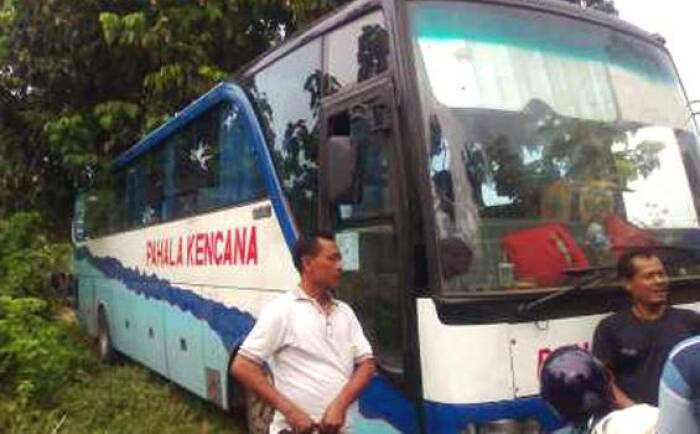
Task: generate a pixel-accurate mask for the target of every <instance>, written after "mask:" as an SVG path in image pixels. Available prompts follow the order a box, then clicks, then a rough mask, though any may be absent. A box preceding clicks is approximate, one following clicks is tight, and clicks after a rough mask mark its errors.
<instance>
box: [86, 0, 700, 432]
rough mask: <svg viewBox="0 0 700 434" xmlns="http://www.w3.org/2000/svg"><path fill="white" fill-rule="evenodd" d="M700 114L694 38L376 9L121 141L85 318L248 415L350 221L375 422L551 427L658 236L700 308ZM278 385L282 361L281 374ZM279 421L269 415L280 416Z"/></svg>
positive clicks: (522, 1) (492, 4)
mask: <svg viewBox="0 0 700 434" xmlns="http://www.w3.org/2000/svg"><path fill="white" fill-rule="evenodd" d="M696 132H697V128H696V125H695V123H694V120H693V119H692V116H691V114H690V110H689V108H688V101H687V98H686V95H685V92H684V90H683V87H682V85H681V83H680V81H679V78H678V75H677V72H676V69H675V67H674V64H673V61H672V59H671V56H670V54H669V53H668V51H667V50H666V48H665V47H664V44H663V42H662V41H660V40H659V39H658V38H655V37H652V36H651V35H649V34H647V33H645V32H643V31H642V30H640V29H637V28H636V27H633V26H631V25H629V24H626V23H624V22H622V21H620V20H619V19H617V18H616V17H613V16H609V15H606V14H603V13H599V12H596V11H591V10H584V9H581V8H579V7H576V6H572V5H570V4H568V3H566V2H563V1H548V0H536V1H535V0H470V1H466V0H465V1H433V0H425V1H421V0H416V1H413V0H356V1H355V2H352V3H349V4H348V5H346V6H344V7H342V8H340V9H338V10H337V11H335V12H334V13H332V14H331V15H329V16H327V17H325V18H323V19H321V20H319V21H317V22H316V23H315V24H314V25H312V26H310V27H308V28H307V29H305V30H303V31H301V32H300V33H298V34H296V35H295V36H290V37H289V38H287V39H286V41H285V42H284V43H282V44H280V45H279V46H277V47H275V48H274V49H271V50H270V51H268V52H266V53H264V54H263V55H262V56H260V57H259V58H257V59H255V60H254V61H253V62H252V63H250V64H249V65H248V66H246V67H245V68H243V70H242V71H240V72H239V73H237V74H235V75H233V76H231V77H230V80H227V81H225V82H223V83H220V84H219V85H217V86H216V87H214V88H213V89H211V90H210V91H209V92H207V93H206V94H205V95H203V96H201V97H200V98H199V99H197V100H196V101H194V102H192V103H191V104H190V105H188V106H187V107H185V108H184V109H182V110H181V111H180V112H179V113H177V114H176V115H174V116H173V117H172V118H171V119H170V120H169V121H167V122H166V123H164V124H163V125H162V126H160V127H159V128H158V129H156V130H155V131H153V132H152V133H150V134H149V135H147V136H146V137H145V138H143V139H142V141H140V142H139V143H137V144H136V145H134V146H133V147H132V148H130V149H129V150H127V151H126V152H125V153H123V154H122V155H121V156H119V157H118V158H117V159H116V160H115V161H114V162H113V165H112V169H111V171H110V172H109V176H108V177H106V179H105V180H104V181H101V182H95V185H94V186H93V188H91V189H90V190H87V191H85V192H84V193H82V194H81V195H80V196H79V198H78V201H77V204H76V213H75V216H76V217H75V221H74V237H75V239H76V240H75V242H76V252H77V253H76V256H77V274H78V279H79V285H78V287H79V294H78V306H79V318H80V320H81V321H82V323H84V325H85V327H86V328H87V330H88V332H89V334H90V335H92V336H94V337H95V338H96V341H97V348H98V351H99V353H100V355H101V357H103V358H105V359H108V358H109V357H110V356H111V355H112V354H113V353H114V352H119V353H122V354H124V355H126V356H128V357H129V358H131V359H134V360H136V361H137V362H139V363H141V364H143V365H145V366H147V367H149V368H150V369H152V370H154V371H156V372H158V373H159V374H161V375H162V376H164V377H167V378H168V379H170V380H172V381H173V382H175V383H177V384H179V385H181V386H182V387H183V388H185V389H188V390H190V391H192V392H193V393H195V394H197V395H199V396H201V397H203V398H204V399H206V400H209V401H211V402H212V403H215V404H216V405H219V406H221V407H223V408H225V409H228V408H232V407H234V406H236V405H238V404H245V405H246V408H247V414H248V419H249V421H250V422H251V425H250V426H251V428H250V429H251V432H264V429H265V428H264V417H263V416H265V415H266V414H267V413H266V411H265V409H264V408H263V407H262V406H261V404H260V402H259V401H258V400H256V399H255V397H251V396H247V395H246V394H245V392H244V391H242V390H241V388H240V386H239V385H237V384H236V383H235V381H234V380H233V379H232V377H231V376H230V375H229V366H230V364H231V361H232V359H233V357H235V355H236V351H237V348H238V347H239V346H240V344H241V342H242V341H243V340H244V338H245V336H246V333H247V332H248V331H249V330H250V329H251V327H252V325H253V324H254V322H255V318H256V316H257V315H258V314H259V312H260V311H261V309H263V308H264V307H265V305H266V304H268V303H269V302H270V301H271V300H272V299H273V298H275V297H277V296H278V295H279V294H280V293H282V292H284V291H287V290H289V289H290V288H293V287H295V285H297V283H298V281H299V276H298V274H297V272H296V270H295V269H294V267H293V264H292V259H291V254H290V248H291V246H292V245H293V244H294V242H295V240H296V239H297V237H298V236H299V234H302V233H308V232H312V231H318V230H323V231H329V230H330V231H333V232H334V233H335V234H336V236H337V244H338V246H339V248H340V250H341V252H342V255H343V268H344V272H343V279H342V283H341V285H340V286H339V287H338V288H337V289H336V295H337V297H338V298H340V299H342V300H346V301H347V302H348V303H349V304H350V305H351V306H352V307H353V308H354V310H355V311H356V312H357V315H358V317H359V318H360V321H361V323H362V326H363V328H364V330H365V333H366V334H367V336H368V338H369V340H370V342H371V343H372V345H373V349H374V352H375V356H376V360H377V363H378V366H379V369H378V372H379V373H378V375H377V376H376V377H375V379H374V380H373V381H372V382H371V384H370V385H369V386H368V388H367V389H366V390H365V391H364V392H363V394H362V395H361V397H360V398H359V410H358V414H356V415H355V420H356V425H355V428H356V432H358V433H455V434H458V433H459V434H462V433H468V434H471V433H528V434H529V433H535V432H548V431H551V430H552V429H554V428H556V427H557V426H558V425H559V424H560V422H559V421H558V419H557V417H556V415H554V414H553V413H552V411H550V409H549V408H548V406H547V405H546V404H545V403H544V402H543V401H542V399H541V398H540V397H538V393H539V384H538V367H539V365H540V364H541V363H542V361H543V360H544V359H545V358H546V357H547V355H548V354H549V352H550V351H551V350H552V349H554V348H556V347H559V346H561V345H568V344H575V345H580V346H582V347H585V348H588V347H589V346H590V345H591V339H592V334H593V330H594V328H595V326H596V324H597V323H598V322H599V321H600V319H601V318H603V317H604V316H606V315H608V314H609V313H611V312H613V311H615V310H616V309H619V308H620V307H622V306H624V305H625V303H626V302H627V297H626V294H625V291H623V290H622V289H621V286H620V283H619V282H618V281H617V278H616V276H615V273H614V264H615V262H616V259H617V258H618V257H619V255H620V254H621V253H622V252H624V251H626V250H628V249H631V248H641V247H644V248H653V249H655V251H657V252H658V254H659V255H660V256H662V257H663V259H664V261H665V263H666V266H667V268H668V271H669V274H670V276H671V280H672V288H673V291H672V302H673V304H677V305H683V306H689V307H690V308H693V309H697V310H700V292H699V291H700V282H699V281H698V279H700V259H699V256H698V253H697V251H698V244H699V242H700V228H699V226H698V209H699V205H700V203H699V201H700V183H699V182H700V173H698V168H699V167H700V165H699V163H700V160H699V157H700V155H699V154H698V139H697V134H696ZM272 381H274V378H273V379H272ZM261 426H262V428H261Z"/></svg>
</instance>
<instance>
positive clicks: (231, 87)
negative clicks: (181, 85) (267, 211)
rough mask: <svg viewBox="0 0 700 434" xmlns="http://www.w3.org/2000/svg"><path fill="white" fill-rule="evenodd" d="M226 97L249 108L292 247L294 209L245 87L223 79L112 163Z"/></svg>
mask: <svg viewBox="0 0 700 434" xmlns="http://www.w3.org/2000/svg"><path fill="white" fill-rule="evenodd" d="M222 101H231V102H233V103H236V104H237V105H238V107H239V108H241V109H242V110H243V111H244V112H245V120H246V122H247V126H248V128H249V130H250V131H251V133H252V134H251V137H252V138H253V148H254V150H255V153H256V155H257V156H258V161H259V162H260V163H261V169H262V175H263V177H264V178H265V185H266V186H267V191H268V194H269V195H270V200H271V202H272V207H273V208H274V210H275V214H276V215H277V219H278V220H279V222H280V226H281V227H282V233H283V234H284V239H285V241H286V243H287V246H288V247H289V248H290V250H291V248H292V246H293V245H294V243H295V242H296V239H297V231H296V228H295V227H294V223H293V221H292V218H291V212H290V211H289V209H288V208H287V204H286V201H285V200H284V193H283V192H282V186H281V184H280V182H279V179H278V178H277V174H276V172H275V166H274V163H273V161H272V155H270V150H269V148H268V147H267V145H266V140H265V135H264V134H263V131H262V128H261V126H260V122H259V119H258V117H257V115H256V113H255V110H254V108H253V106H252V104H251V103H250V100H249V98H248V96H247V95H246V94H245V92H244V91H243V89H241V88H240V87H239V86H237V85H235V84H232V83H220V84H218V85H217V86H215V87H214V88H213V89H211V90H210V91H209V92H207V93H205V94H204V95H202V96H201V97H199V98H198V99H197V100H195V101H194V102H192V103H191V104H190V105H188V106H187V107H186V108H185V109H184V110H183V111H181V112H179V113H177V114H176V115H175V116H173V117H172V118H171V119H170V120H168V121H167V122H166V123H165V124H163V125H161V126H160V127H159V128H158V129H156V130H155V131H153V132H152V133H150V134H149V135H147V136H146V137H145V138H144V139H143V140H141V141H140V142H139V143H137V144H136V145H134V146H133V147H132V148H131V149H129V150H127V151H126V152H124V153H123V154H122V155H120V156H119V157H118V158H117V159H116V160H115V161H114V163H113V164H112V170H113V171H116V170H119V169H121V168H123V167H124V166H126V165H128V164H129V163H131V162H132V161H134V160H135V159H137V158H139V157H140V156H142V155H144V154H146V153H148V152H149V151H151V150H152V149H154V148H155V147H157V146H158V145H160V144H161V143H163V141H164V140H165V139H167V138H168V137H169V136H170V135H172V134H173V133H175V132H176V131H177V130H178V129H180V128H182V127H184V126H185V125H187V124H189V123H190V122H192V121H193V120H194V119H196V118H197V117H198V116H200V115H201V114H203V113H204V112H206V111H207V110H209V109H210V108H211V107H213V106H214V105H216V104H218V103H220V102H222Z"/></svg>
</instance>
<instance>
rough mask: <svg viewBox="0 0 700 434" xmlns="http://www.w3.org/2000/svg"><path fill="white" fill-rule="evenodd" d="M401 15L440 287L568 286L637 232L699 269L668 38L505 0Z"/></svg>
mask: <svg viewBox="0 0 700 434" xmlns="http://www.w3.org/2000/svg"><path fill="white" fill-rule="evenodd" d="M410 19H411V28H412V42H413V48H414V53H415V58H416V69H417V73H418V83H419V87H420V93H421V95H420V96H421V101H422V104H423V115H424V116H425V124H426V126H425V131H426V135H427V136H426V137H425V141H426V147H427V152H428V155H429V158H428V162H429V173H430V186H431V187H430V188H431V192H432V195H433V198H434V203H433V204H434V207H433V208H434V213H435V222H436V232H437V237H438V246H439V248H438V252H439V258H440V265H441V270H442V271H441V273H442V277H443V280H444V288H446V291H448V292H460V293H463V292H465V291H468V292H469V293H471V292H475V291H494V290H500V291H503V290H508V291H510V290H513V291H515V290H519V289H520V290H521V289H541V288H556V287H563V286H568V285H572V284H574V282H575V280H574V279H576V277H575V276H576V275H579V276H580V272H581V271H584V272H586V271H595V270H596V269H598V268H603V267H606V266H610V265H613V264H614V263H615V260H616V259H617V258H618V257H619V255H620V254H621V253H622V252H624V251H626V250H628V249H631V248H653V249H654V250H655V251H657V252H658V254H659V255H660V256H663V258H662V259H664V260H666V261H667V265H668V268H669V270H668V271H669V273H671V275H672V276H687V275H693V274H699V273H700V256H697V255H696V247H697V246H700V231H699V230H698V187H700V184H698V181H699V178H698V173H697V167H698V161H699V160H698V147H697V145H698V142H697V139H696V130H695V126H694V123H693V121H692V119H691V118H690V113H689V110H688V108H687V103H686V98H685V95H684V93H683V90H682V87H681V85H680V82H679V80H678V78H677V75H676V72H675V69H674V67H673V63H672V61H671V60H670V57H669V56H668V54H667V53H666V52H665V51H664V50H662V49H660V48H659V47H657V46H655V45H653V44H652V43H649V42H645V41H644V40H642V39H640V38H637V37H633V36H630V35H628V34H625V33H622V32H617V31H614V30H612V29H611V28H607V27H603V26H598V25H594V24H591V23H588V22H583V21H579V20H575V19H573V18H566V17H563V16H555V15H552V14H547V13H544V12H534V11H532V10H525V9H518V8H513V7H506V6H496V5H486V4H476V3H458V2H415V3H412V4H411V8H410ZM577 271H578V273H577Z"/></svg>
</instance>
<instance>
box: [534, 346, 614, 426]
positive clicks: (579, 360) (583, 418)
mask: <svg viewBox="0 0 700 434" xmlns="http://www.w3.org/2000/svg"><path fill="white" fill-rule="evenodd" d="M610 384H611V378H610V375H609V374H608V371H607V370H606V369H605V366H603V364H602V363H601V362H600V361H599V360H598V359H596V358H595V357H593V356H592V355H591V354H590V353H588V352H587V351H585V350H582V349H581V348H578V347H575V346H566V347H561V348H558V349H556V350H555V351H554V352H552V354H551V355H550V356H549V357H548V358H547V360H545V362H544V364H543V365H542V371H541V372H540V386H541V394H542V398H544V400H545V401H547V402H548V403H549V404H550V405H551V406H552V407H554V409H555V410H556V411H557V413H559V415H560V416H561V417H563V418H564V419H565V420H566V421H567V422H572V423H574V424H585V423H586V422H587V421H589V420H590V419H591V418H592V417H600V416H603V415H605V414H606V413H608V412H609V411H610V410H611V409H612V394H611V388H610Z"/></svg>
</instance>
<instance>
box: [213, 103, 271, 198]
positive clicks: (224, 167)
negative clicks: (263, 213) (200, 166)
mask: <svg viewBox="0 0 700 434" xmlns="http://www.w3.org/2000/svg"><path fill="white" fill-rule="evenodd" d="M219 128H220V131H219V136H220V140H221V151H220V153H221V170H220V173H219V200H220V201H221V205H225V204H230V203H244V202H250V201H253V200H257V199H260V198H262V197H264V196H265V182H264V180H263V178H262V175H261V172H260V167H259V166H258V162H257V161H256V159H255V153H254V151H253V143H252V137H251V132H250V129H249V128H248V127H247V124H246V122H245V119H244V117H243V114H241V112H240V110H239V108H238V106H237V105H236V104H227V105H225V106H224V107H223V110H222V111H221V114H220V123H219Z"/></svg>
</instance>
